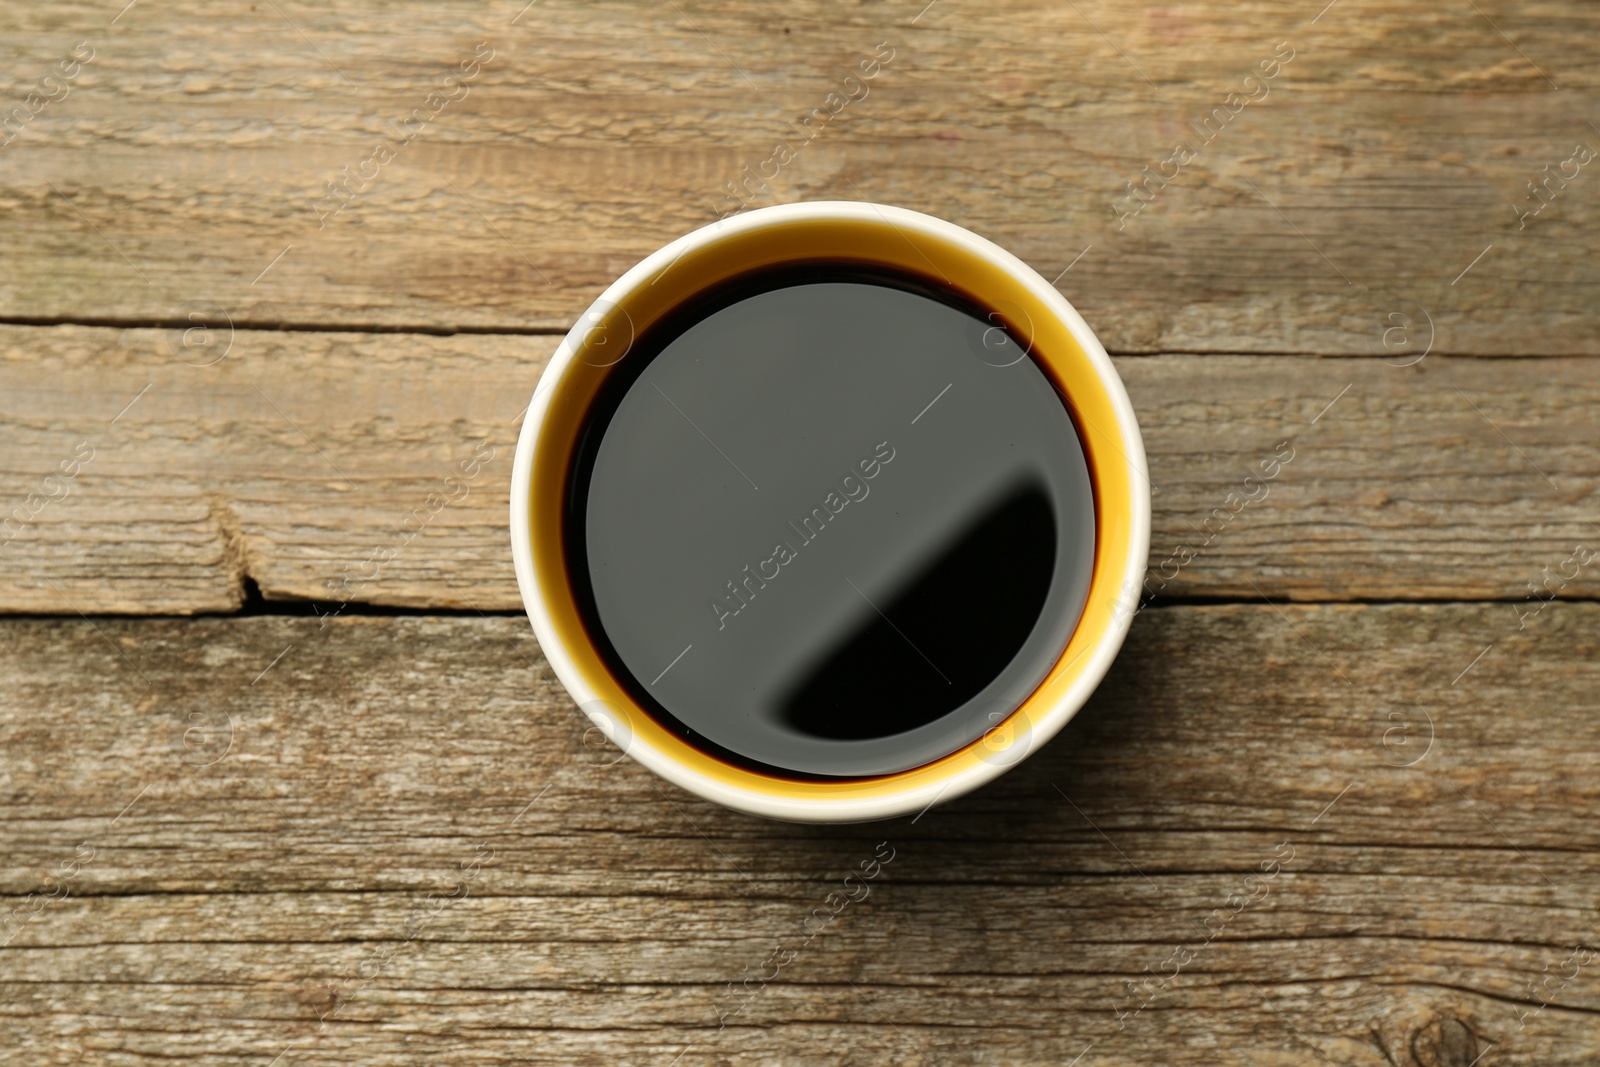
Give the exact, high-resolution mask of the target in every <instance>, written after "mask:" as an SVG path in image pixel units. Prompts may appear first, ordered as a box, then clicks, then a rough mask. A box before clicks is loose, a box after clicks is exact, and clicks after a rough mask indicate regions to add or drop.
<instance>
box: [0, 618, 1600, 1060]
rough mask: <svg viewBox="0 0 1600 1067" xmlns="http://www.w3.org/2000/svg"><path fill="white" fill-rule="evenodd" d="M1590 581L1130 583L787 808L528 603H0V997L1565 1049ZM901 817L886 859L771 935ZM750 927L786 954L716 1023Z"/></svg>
mask: <svg viewBox="0 0 1600 1067" xmlns="http://www.w3.org/2000/svg"><path fill="white" fill-rule="evenodd" d="M1597 623H1600V606H1597V605H1592V604H1554V605H1550V606H1548V607H1547V608H1546V609H1545V610H1544V611H1543V612H1542V613H1541V614H1540V615H1539V616H1538V617H1537V618H1536V619H1534V620H1531V621H1530V622H1529V624H1528V625H1527V626H1526V627H1525V628H1523V629H1521V630H1518V629H1517V625H1518V620H1517V618H1516V617H1515V616H1514V614H1513V612H1512V610H1511V609H1510V607H1509V606H1507V605H1500V604H1492V605H1412V606H1356V605H1346V606H1338V605H1322V606H1290V607H1286V608H1282V609H1275V608H1272V607H1268V606H1264V605H1258V606H1254V607H1252V606H1226V605H1224V606H1214V607H1176V608H1158V609H1152V610H1149V611H1146V612H1144V613H1142V614H1141V615H1140V616H1139V618H1138V619H1136V621H1135V624H1134V629H1133V634H1132V636H1131V638H1130V642H1129V644H1128V646H1127V648H1126V649H1125V650H1124V652H1123V654H1122V656H1121V658H1120V659H1119V662H1118V664H1117V666H1116V668H1115V669H1114V671H1113V673H1112V675H1111V676H1110V678H1109V679H1108V681H1107V682H1106V684H1105V685H1104V686H1103V687H1102V689H1101V691H1100V692H1099V693H1098V694H1097V695H1096V697H1095V698H1094V700H1093V701H1092V702H1091V704H1090V706H1089V707H1088V708H1087V709H1085V710H1084V711H1083V712H1082V713H1081V714H1080V715H1079V716H1078V718H1077V719H1075V720H1074V721H1073V723H1072V724H1071V725H1070V726H1069V727H1068V729H1067V730H1066V732H1065V733H1064V734H1063V735H1062V736H1060V737H1059V738H1057V739H1056V740H1055V741H1054V742H1052V743H1051V744H1050V745H1048V746H1047V747H1045V748H1044V749H1043V750H1042V751H1040V752H1038V753H1036V754H1035V755H1034V756H1033V757H1032V758H1031V759H1030V760H1028V761H1027V762H1026V763H1024V764H1023V765H1021V766H1020V767H1018V768H1017V769H1016V770H1014V771H1013V772H1012V773H1010V774H1008V775H1006V776H1005V777H1004V778H1002V779H1000V780H999V781H997V782H995V783H993V784H992V785H991V786H989V787H987V788H985V789H983V790H980V791H979V792H977V793H975V794H973V795H970V796H968V797H964V798H962V799H960V800H958V801H955V802H952V803H948V804H946V805H943V806H941V807H939V808H936V809H934V810H933V811H931V812H929V813H927V814H926V815H925V816H924V817H922V818H920V819H917V820H915V821H913V820H911V819H901V820H896V821H892V822H888V823H883V824H878V825H875V826H856V827H811V826H790V825H784V824H777V823H770V822H764V821H760V820H756V819H752V818H749V817H745V816H741V815H737V814H735V813H732V812H728V811H726V810H723V809H720V808H716V807H715V806H712V805H709V804H707V803H704V802H702V801H699V800H697V799H694V798H691V797H689V796H687V795H685V794H683V793H682V792H680V791H679V790H677V789H676V788H674V787H671V786H668V785H666V784H665V783H662V782H660V781H659V780H657V779H655V778H654V777H653V776H651V775H650V774H649V773H648V772H646V771H644V770H643V769H642V768H640V767H639V766H637V765H636V764H634V763H632V762H631V761H627V760H623V761H622V762H620V763H616V764H614V765H611V761H613V760H615V759H616V758H617V753H616V752H615V751H614V750H611V749H609V748H589V747H587V746H586V744H585V732H584V729H583V727H584V725H585V723H584V721H583V720H582V719H581V718H580V717H579V716H578V714H577V713H576V711H574V710H573V709H572V708H571V707H570V705H569V704H568V702H567V701H566V700H565V698H564V697H562V696H560V695H559V694H558V691H557V690H555V689H553V688H552V687H551V685H550V684H549V683H548V682H547V681H545V680H544V679H545V677H546V669H545V667H544V665H543V661H542V659H541V658H540V657H539V654H538V650H537V647H536V644H535V642H534V641H533V639H532V637H531V635H530V634H529V633H528V632H527V627H526V625H525V624H524V623H523V622H522V621H521V620H517V619H501V618H496V619H478V618H421V617H401V618H344V619H338V620H333V621H331V622H328V623H326V624H319V621H318V620H315V619H290V618H282V617H256V618H244V619H199V620H176V619H173V620H142V621H118V620H99V621H97V622H95V623H92V624H91V623H87V622H82V621H65V620H37V621H26V620H15V621H11V622H7V623H5V624H4V626H3V636H4V639H5V647H6V649H7V652H6V656H7V663H6V677H7V686H6V688H5V690H4V691H3V693H0V743H3V746H4V750H5V751H6V753H7V754H8V758H7V760H6V762H5V764H4V775H5V777H4V779H3V783H0V798H3V803H4V819H3V822H0V825H3V826H4V831H3V837H4V842H3V843H4V848H3V850H0V854H3V855H4V857H5V858H4V864H3V867H0V889H3V892H4V893H5V894H6V895H5V898H4V903H5V906H6V907H7V909H8V914H10V915H11V916H12V919H11V920H10V922H9V925H8V927H7V930H8V936H9V937H10V941H9V944H8V945H7V946H6V947H5V948H3V949H0V960H3V963H4V966H3V968H0V973H3V975H4V977H3V979H0V985H3V986H4V989H5V993H4V995H3V996H0V1004H3V1005H4V1008H3V1010H0V1041H3V1042H4V1043H5V1045H6V1047H10V1048H13V1049H17V1050H19V1052H20V1051H25V1052H26V1053H27V1054H28V1056H29V1058H30V1062H40V1063H47V1064H48V1063H68V1062H76V1061H77V1058H78V1057H79V1056H87V1057H88V1058H89V1059H91V1060H94V1061H97V1062H107V1063H134V1062H138V1061H141V1060H145V1059H149V1058H152V1057H160V1058H163V1059H165V1060H167V1061H169V1062H170V1061H172V1060H177V1061H179V1062H189V1061H194V1062H205V1063H219V1064H235V1063H237V1064H246V1063H264V1062H270V1061H271V1060H272V1058H273V1057H274V1056H277V1055H279V1054H280V1053H283V1052H284V1050H285V1049H286V1048H287V1049H289V1052H288V1053H287V1054H286V1056H285V1062H288V1063H294V1062H318V1063H344V1062H351V1063H354V1062H361V1063H377V1064H389V1063H394V1064H401V1063H421V1062H438V1061H439V1060H441V1059H465V1058H471V1059H473V1060H474V1061H484V1062H502V1061H504V1062H511V1061H513V1060H523V1061H526V1062H533V1063H538V1064H545V1063H550V1064H564V1063H584V1064H588V1063H594V1064H610V1063H617V1062H638V1061H643V1062H661V1063H667V1062H670V1061H671V1060H672V1059H673V1057H674V1056H677V1055H679V1054H680V1053H683V1050H684V1048H685V1047H686V1046H688V1047H690V1048H691V1050H692V1051H690V1052H687V1053H683V1058H682V1060H681V1061H680V1062H681V1063H746V1062H749V1063H756V1062H761V1063H769V1062H783V1063H811V1062H817V1063H822V1062H827V1063H838V1062H845V1063H861V1064H868V1063H906V1062H912V1063H915V1062H926V1063H957V1064H968V1063H970V1064H988V1063H1065V1062H1070V1061H1071V1060H1072V1058H1073V1057H1074V1056H1077V1055H1078V1054H1079V1053H1080V1051H1082V1050H1083V1049H1084V1047H1085V1046H1086V1045H1089V1044H1090V1043H1091V1042H1093V1047H1092V1048H1091V1050H1090V1052H1089V1053H1088V1055H1086V1056H1085V1057H1084V1059H1083V1060H1082V1061H1080V1062H1083V1063H1105V1064H1134V1063H1151V1062H1189V1061H1198V1060H1205V1061H1206V1062H1219V1063H1227V1064H1272V1063H1306V1064H1310V1063H1321V1062H1332V1063H1336V1064H1341V1065H1343V1064H1406V1065H1410V1064H1425V1065H1426V1064H1451V1065H1455V1067H1466V1064H1468V1063H1470V1062H1471V1061H1472V1060H1473V1058H1474V1057H1476V1056H1478V1055H1479V1054H1480V1053H1482V1052H1484V1051H1485V1050H1492V1055H1494V1056H1495V1057H1496V1058H1497V1061H1498V1062H1500V1063H1506V1064H1518V1063H1529V1064H1532V1063H1540V1064H1579V1063H1586V1062H1589V1060H1590V1059H1591V1058H1592V1050H1593V1048H1594V1046H1595V1043H1596V1042H1597V1041H1600V1030H1597V1027H1596V1022H1595V1019H1596V1017H1597V1014H1600V999H1597V993H1596V988H1597V987H1596V985H1595V979H1594V974H1593V971H1592V966H1593V965H1592V964H1591V965H1589V966H1588V967H1583V966H1579V967H1578V968H1577V970H1578V972H1579V973H1578V974H1577V975H1576V977H1575V978H1574V979H1570V980H1568V979H1564V978H1553V977H1551V976H1552V975H1558V974H1559V973H1560V972H1561V971H1563V970H1564V969H1565V970H1569V971H1570V970H1572V969H1573V968H1572V965H1570V964H1569V965H1567V966H1566V967H1565V968H1564V967H1563V963H1564V961H1566V960H1568V959H1569V957H1571V955H1572V952H1573V948H1574V945H1575V944H1578V943H1582V944H1585V945H1592V944H1594V942H1595V940H1596V938H1597V937H1600V933H1597V931H1596V927H1595V923H1596V921H1597V919H1600V913H1597V908H1600V894H1597V892H1596V886H1597V885H1600V881H1597V875H1600V859H1597V852H1596V844H1597V842H1596V837H1595V835H1596V830H1595V826H1594V823H1593V820H1592V819H1591V818H1590V817H1589V813H1590V812H1592V811H1593V810H1594V805H1595V803H1596V802H1597V800H1600V785H1597V783H1600V775H1597V773H1596V772H1597V771H1600V725H1597V723H1596V721H1595V719H1594V717H1593V716H1592V715H1591V714H1589V706H1590V704H1591V703H1592V696H1593V693H1594V691H1595V687H1596V684H1597V682H1600V667H1597V666H1596V664H1597V663H1600V626H1597ZM1485 645H1490V646H1491V648H1490V651H1489V652H1488V653H1487V654H1486V655H1484V656H1483V657H1482V658H1481V659H1477V660H1474V657H1475V656H1477V654H1478V653H1479V652H1480V651H1481V650H1482V649H1483V648H1484V646H1485ZM286 647H287V649H288V651H287V652H286V653H285V654H283V655H282V657H281V658H278V657H279V654H280V652H282V651H283V650H284V649H285V648H286ZM269 663H271V664H273V665H272V666H271V667H270V669H269V670H267V671H266V673H265V674H261V673H260V672H261V671H262V669H263V668H264V667H267V666H268V664H269ZM1469 665H1470V669H1469V670H1467V671H1466V672H1465V674H1462V673H1461V672H1462V671H1463V668H1464V667H1468V666H1469ZM1453 680H1454V681H1453ZM1430 722H1431V724H1432V725H1431V728H1430V726H1429V723H1430ZM1397 730H1398V731H1400V732H1398V733H1397V732H1394V731H1397ZM589 740H591V741H592V740H594V738H593V737H592V736H591V737H590V738H589ZM1405 763H1410V764H1411V765H1410V766H1400V765H1397V764H1405ZM883 841H887V842H889V843H890V844H889V847H890V848H892V849H893V850H894V855H893V859H892V860H891V862H890V863H888V864H887V865H886V866H884V867H883V868H882V871H881V874H880V876H879V877H878V878H877V879H876V880H875V881H874V882H872V883H871V889H870V892H869V893H868V895H867V896H866V898H865V899H862V900H860V901H859V902H857V903H853V904H850V905H848V906H847V907H846V908H845V909H844V910H842V911H840V912H839V914H838V916H837V918H835V919H833V920H832V921H831V922H830V923H828V924H827V925H826V926H825V927H823V928H822V929H821V930H820V932H817V933H816V936H814V937H811V938H809V939H806V938H805V937H804V936H803V935H800V934H796V933H795V932H794V931H796V930H798V929H799V926H798V924H799V923H800V922H801V921H802V920H803V919H804V917H805V916H806V915H808V914H809V913H810V912H811V910H812V909H813V908H816V907H821V906H823V901H824V900H825V899H826V897H827V894H828V893H829V892H831V891H832V890H833V888H834V887H835V884H836V883H838V882H839V881H840V879H842V877H843V875H844V873H845V872H846V871H848V870H851V869H853V868H854V867H855V866H856V865H857V864H858V863H859V861H861V860H862V859H864V858H867V857H870V856H871V855H872V854H873V852H874V850H875V847H876V846H877V843H878V842H883ZM86 849H87V850H92V852H86V851H85V850H86ZM1275 850H1278V851H1276V853H1275ZM75 854H76V855H78V856H79V857H84V856H87V857H88V858H87V859H85V860H84V861H83V862H81V864H80V865H79V867H78V868H77V869H76V870H75V872H74V873H73V874H71V875H70V876H68V877H66V878H65V880H64V881H61V882H59V883H52V872H56V876H57V877H59V872H60V871H61V870H62V865H63V864H64V863H66V862H68V861H70V860H72V859H73V858H74V855H75ZM1275 855H1276V858H1278V859H1280V860H1282V863H1281V865H1280V866H1279V867H1277V868H1276V872H1277V873H1275V874H1273V875H1272V877H1270V878H1264V881H1262V882H1260V883H1257V884H1254V885H1253V884H1251V883H1245V882H1244V881H1243V879H1244V878H1245V877H1246V876H1249V875H1251V874H1255V875H1257V876H1258V877H1259V876H1262V874H1263V870H1264V869H1267V870H1272V869H1273V868H1271V867H1270V861H1271V860H1273V859H1274V857H1275ZM474 859H477V860H478V861H479V862H478V863H477V864H476V865H475V866H470V867H469V866H468V865H470V864H472V861H473V860H474ZM1264 863H1267V864H1268V866H1267V867H1266V868H1264V867H1263V864H1264ZM464 867H466V868H467V870H468V874H464V873H463V869H464ZM469 874H470V877H469ZM52 884H59V885H61V886H64V888H63V889H61V890H58V891H57V895H58V896H59V897H61V899H57V900H53V901H50V900H46V902H45V903H43V904H40V905H37V907H38V910H37V913H34V912H33V911H32V909H33V908H34V907H35V904H34V903H30V901H38V900H40V899H44V898H41V897H38V896H36V897H34V898H30V897H29V896H28V894H30V893H33V894H48V893H49V892H51V886H52ZM1262 886H1264V887H1265V888H1264V889H1262V888H1260V887H1262ZM1246 893H1249V894H1251V895H1255V894H1256V893H1259V896H1258V897H1257V899H1256V900H1254V901H1251V902H1249V903H1248V904H1246V905H1243V906H1241V908H1240V910H1239V911H1238V912H1237V913H1236V914H1232V915H1231V917H1229V918H1227V919H1226V920H1224V919H1222V918H1217V917H1216V915H1217V912H1216V909H1219V908H1224V907H1225V902H1227V901H1228V899H1229V897H1230V895H1231V894H1241V895H1243V894H1246ZM429 894H435V897H434V898H432V899H430V898H429ZM452 897H453V899H451V898H452ZM440 901H443V903H440ZM19 915H20V919H19V918H18V916H19ZM419 917H420V918H419ZM1208 918H1210V919H1211V922H1212V925H1211V926H1206V925H1205V923H1206V921H1207V919H1208ZM408 922H409V923H410V925H408ZM814 929H815V928H814ZM1208 931H1209V932H1208ZM775 944H783V945H787V946H788V947H789V948H791V949H793V950H794V951H795V952H796V953H797V955H796V957H795V958H794V959H793V960H792V961H791V962H790V965H789V966H788V968H787V969H785V970H783V971H782V972H781V974H780V975H779V976H778V977H776V978H773V979H772V980H771V981H770V983H769V984H767V985H766V987H765V988H764V989H759V988H758V986H759V983H758V982H755V981H752V985H751V989H752V990H754V991H755V992H754V993H753V995H752V999H751V1001H750V1003H749V1004H748V1005H747V1006H746V1009H745V1011H744V1012H742V1013H741V1014H739V1015H736V1016H732V1017H730V1019H729V1020H728V1026H727V1028H726V1029H724V1030H721V1031H719V1030H718V1026H717V1021H718V1016H717V1012H718V1011H719V1010H723V1011H727V1010H731V1009H732V1008H733V1007H737V1006H738V1004H739V1001H738V1000H736V999H735V998H734V997H733V995H732V994H731V993H730V992H729V987H728V983H730V982H735V983H736V982H739V981H741V980H743V979H745V978H748V977H749V976H750V975H752V974H757V973H760V972H761V971H762V969H763V961H764V960H766V959H767V958H768V955H769V953H770V952H771V951H772V949H773V946H774V945H775ZM1183 946H1187V947H1188V949H1189V950H1190V951H1192V952H1193V954H1194V955H1193V957H1192V958H1191V960H1190V962H1189V964H1188V965H1187V966H1179V965H1178V964H1172V963H1169V964H1167V966H1168V967H1169V968H1170V967H1173V966H1178V969H1179V973H1178V974H1177V975H1176V977H1172V978H1169V979H1167V980H1166V981H1164V982H1162V983H1160V984H1159V985H1151V986H1147V987H1146V988H1145V991H1144V993H1142V994H1136V993H1130V992H1129V989H1128V983H1130V982H1140V981H1150V982H1154V981H1155V980H1154V979H1151V978H1150V977H1149V976H1150V975H1151V974H1156V973H1159V972H1160V971H1161V970H1162V968H1163V961H1166V960H1168V959H1169V958H1171V954H1172V953H1173V951H1174V950H1175V949H1178V948H1180V947H1183ZM1547 980H1548V984H1547V985H1546V986H1545V989H1546V992H1544V993H1542V994H1540V996H1541V997H1542V999H1544V1000H1548V1001H1549V1002H1550V1004H1549V1006H1548V1007H1544V1008H1543V1009H1542V1010H1537V1011H1536V1009H1539V1007H1540V999H1539V998H1533V997H1530V994H1529V992H1528V989H1527V987H1528V985H1529V983H1530V982H1532V983H1544V982H1546V981H1547ZM1141 998H1149V1004H1148V1006H1147V1007H1145V1008H1143V1009H1142V1010H1140V1011H1139V1012H1138V1013H1137V1014H1133V1015H1131V1016H1130V1017H1128V1018H1126V1019H1125V1020H1123V1025H1122V1026H1121V1027H1120V1028H1119V1020H1118V1016H1117V1014H1116V1011H1114V1008H1115V1009H1120V1010H1121V1011H1122V1012H1123V1013H1125V1014H1126V1013H1128V1012H1130V1011H1132V1009H1133V1008H1134V1007H1136V1006H1137V1005H1138V1002H1139V1000H1140V999H1141ZM336 1007H337V1009H338V1010H337V1011H333V1009H334V1008H336ZM330 1012H332V1014H329V1013H330ZM1535 1012H1536V1013H1535ZM324 1022H326V1025H323V1024H324Z"/></svg>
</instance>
